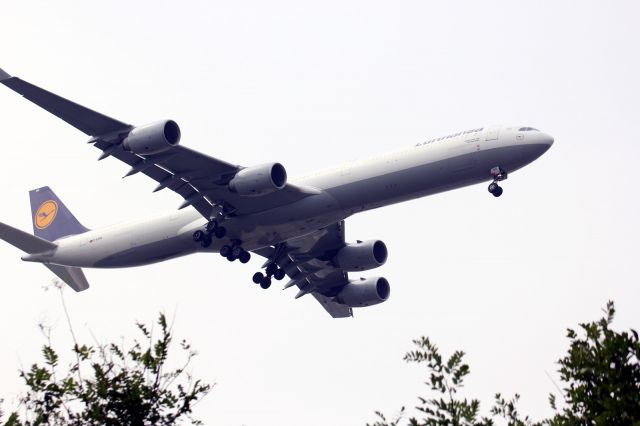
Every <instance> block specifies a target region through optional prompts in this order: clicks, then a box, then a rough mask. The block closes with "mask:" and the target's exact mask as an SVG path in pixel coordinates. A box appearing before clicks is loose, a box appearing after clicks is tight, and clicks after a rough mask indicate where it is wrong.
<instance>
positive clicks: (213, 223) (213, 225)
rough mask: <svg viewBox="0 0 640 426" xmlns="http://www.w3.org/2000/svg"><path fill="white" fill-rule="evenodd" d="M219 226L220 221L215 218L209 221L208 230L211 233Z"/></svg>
mask: <svg viewBox="0 0 640 426" xmlns="http://www.w3.org/2000/svg"><path fill="white" fill-rule="evenodd" d="M217 227H218V222H217V221H215V220H212V221H210V222H209V223H207V232H209V233H211V232H213V231H215V230H216V228H217Z"/></svg>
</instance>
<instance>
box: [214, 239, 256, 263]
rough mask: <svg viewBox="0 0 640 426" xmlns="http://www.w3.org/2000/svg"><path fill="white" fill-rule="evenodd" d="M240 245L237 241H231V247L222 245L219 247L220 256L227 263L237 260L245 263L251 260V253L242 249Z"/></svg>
mask: <svg viewBox="0 0 640 426" xmlns="http://www.w3.org/2000/svg"><path fill="white" fill-rule="evenodd" d="M240 244H241V243H240V241H239V240H232V241H231V245H227V244H225V245H223V246H222V247H220V256H222V257H225V258H226V259H227V260H228V261H229V262H233V261H235V260H239V261H240V263H247V262H248V261H249V260H250V259H251V253H249V252H248V251H246V250H245V249H243V248H242V246H241V245H240Z"/></svg>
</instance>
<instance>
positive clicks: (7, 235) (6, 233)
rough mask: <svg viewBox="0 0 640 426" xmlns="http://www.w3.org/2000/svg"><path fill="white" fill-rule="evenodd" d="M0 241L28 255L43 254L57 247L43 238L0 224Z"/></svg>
mask: <svg viewBox="0 0 640 426" xmlns="http://www.w3.org/2000/svg"><path fill="white" fill-rule="evenodd" d="M0 239H2V240H4V241H6V242H8V243H9V244H11V245H12V246H14V247H17V248H19V249H20V250H22V251H24V252H25V253H28V254H36V253H44V252H46V251H49V250H53V249H55V248H56V247H57V245H55V244H54V243H51V242H49V241H47V240H45V239H43V238H39V237H36V236H35V235H31V234H28V233H26V232H24V231H21V230H19V229H16V228H13V227H11V226H9V225H5V224H4V223H2V222H0Z"/></svg>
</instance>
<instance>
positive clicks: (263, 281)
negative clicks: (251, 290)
mask: <svg viewBox="0 0 640 426" xmlns="http://www.w3.org/2000/svg"><path fill="white" fill-rule="evenodd" d="M265 272H266V275H265V274H263V273H262V272H256V273H255V274H253V282H254V283H256V284H260V287H262V288H264V289H268V288H269V287H270V286H271V278H272V277H273V278H275V279H276V280H278V281H280V280H281V279H283V278H284V276H285V275H286V273H285V272H284V269H281V268H279V267H278V265H276V264H275V263H270V264H268V265H267V268H266V270H265Z"/></svg>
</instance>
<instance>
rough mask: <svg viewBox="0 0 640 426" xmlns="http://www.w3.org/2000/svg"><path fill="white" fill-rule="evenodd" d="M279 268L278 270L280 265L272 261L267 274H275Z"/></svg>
mask: <svg viewBox="0 0 640 426" xmlns="http://www.w3.org/2000/svg"><path fill="white" fill-rule="evenodd" d="M277 270H278V265H276V264H275V263H270V264H269V265H268V266H267V275H273V274H275V273H276V271H277Z"/></svg>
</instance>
